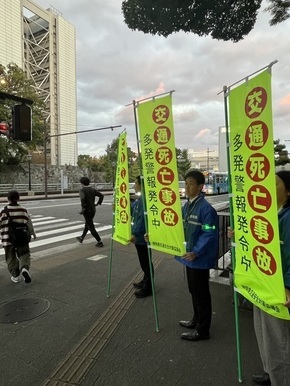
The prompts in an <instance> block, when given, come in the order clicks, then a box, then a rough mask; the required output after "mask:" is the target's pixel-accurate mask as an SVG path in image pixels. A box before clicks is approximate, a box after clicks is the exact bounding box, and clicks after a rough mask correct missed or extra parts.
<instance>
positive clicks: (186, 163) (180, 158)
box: [175, 148, 191, 181]
mask: <svg viewBox="0 0 290 386" xmlns="http://www.w3.org/2000/svg"><path fill="white" fill-rule="evenodd" d="M175 151H176V159H177V169H178V180H179V181H183V180H184V177H185V174H186V173H187V172H188V170H189V169H190V166H191V162H190V160H189V159H188V150H187V149H183V150H181V149H177V148H176V149H175Z"/></svg>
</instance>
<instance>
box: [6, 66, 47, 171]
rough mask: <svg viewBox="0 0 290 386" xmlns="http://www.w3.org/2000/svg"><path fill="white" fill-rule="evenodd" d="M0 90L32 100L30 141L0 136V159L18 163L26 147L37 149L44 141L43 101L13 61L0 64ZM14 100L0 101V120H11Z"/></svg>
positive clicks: (25, 151) (26, 151) (8, 121)
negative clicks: (19, 140)
mask: <svg viewBox="0 0 290 386" xmlns="http://www.w3.org/2000/svg"><path fill="white" fill-rule="evenodd" d="M0 91H1V92H5V93H8V94H11V95H16V96H19V97H22V98H25V99H31V100H33V105H32V118H33V119H32V141H31V142H26V143H25V144H24V143H21V142H16V141H14V140H13V139H12V138H7V137H4V136H2V135H1V136H0V142H1V145H0V159H1V162H4V163H8V164H9V163H12V164H18V163H19V162H21V160H22V158H23V156H24V155H25V154H27V153H28V149H31V150H32V149H37V148H39V147H42V146H43V143H44V123H43V116H42V112H43V110H44V102H43V101H42V100H41V99H40V98H39V96H38V95H37V92H36V91H35V89H34V86H33V82H32V80H30V79H28V78H27V76H26V74H25V73H24V71H23V70H22V69H21V68H20V67H18V66H17V65H16V64H14V63H10V64H8V65H7V66H6V67H5V66H3V65H1V64H0ZM14 105H15V102H14V101H11V100H8V99H5V100H4V101H2V100H1V101H0V121H5V122H7V123H10V122H11V121H12V113H11V112H12V107H13V106H14Z"/></svg>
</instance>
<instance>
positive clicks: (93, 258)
mask: <svg viewBox="0 0 290 386" xmlns="http://www.w3.org/2000/svg"><path fill="white" fill-rule="evenodd" d="M106 257H107V256H106V255H96V256H91V257H88V258H87V260H93V261H98V260H101V259H105V258H106Z"/></svg>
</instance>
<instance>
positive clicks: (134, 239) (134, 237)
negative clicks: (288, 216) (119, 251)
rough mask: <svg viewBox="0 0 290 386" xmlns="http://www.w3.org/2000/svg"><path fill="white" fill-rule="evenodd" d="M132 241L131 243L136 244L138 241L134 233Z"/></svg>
mask: <svg viewBox="0 0 290 386" xmlns="http://www.w3.org/2000/svg"><path fill="white" fill-rule="evenodd" d="M130 241H131V243H134V244H135V243H136V236H135V235H132V236H131V240H130Z"/></svg>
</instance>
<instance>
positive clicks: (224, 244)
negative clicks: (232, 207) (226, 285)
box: [217, 207, 231, 270]
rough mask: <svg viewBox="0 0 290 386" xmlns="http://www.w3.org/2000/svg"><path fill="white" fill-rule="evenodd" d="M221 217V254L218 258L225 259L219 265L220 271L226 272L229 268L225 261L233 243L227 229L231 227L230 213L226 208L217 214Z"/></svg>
mask: <svg viewBox="0 0 290 386" xmlns="http://www.w3.org/2000/svg"><path fill="white" fill-rule="evenodd" d="M217 214H218V216H219V252H218V258H219V259H221V258H222V259H223V260H222V262H221V264H219V267H220V269H222V270H225V269H226V268H227V262H226V261H225V255H226V253H227V252H228V251H229V250H230V249H231V243H230V240H229V238H228V235H227V228H228V226H230V212H229V208H228V207H226V208H224V209H223V210H222V211H218V212H217Z"/></svg>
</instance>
